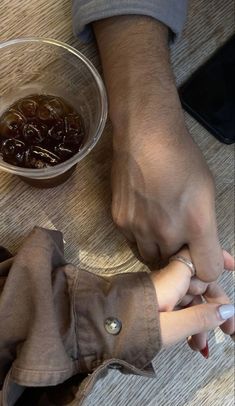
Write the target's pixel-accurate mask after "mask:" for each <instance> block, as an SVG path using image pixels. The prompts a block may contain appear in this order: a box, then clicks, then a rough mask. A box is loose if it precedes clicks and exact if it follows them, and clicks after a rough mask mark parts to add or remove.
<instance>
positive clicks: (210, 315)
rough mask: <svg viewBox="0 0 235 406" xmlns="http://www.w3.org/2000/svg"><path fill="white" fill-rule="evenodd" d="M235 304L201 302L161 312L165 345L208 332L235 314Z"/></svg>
mask: <svg viewBox="0 0 235 406" xmlns="http://www.w3.org/2000/svg"><path fill="white" fill-rule="evenodd" d="M234 312H235V308H234V306H233V305H220V306H218V305H217V304H201V305H197V306H193V307H189V308H187V309H183V310H178V311H174V312H162V313H160V326H161V334H162V343H163V346H169V345H173V344H176V343H177V342H178V341H180V340H182V339H185V338H186V337H189V336H192V335H195V334H198V333H202V332H207V331H209V330H211V329H214V328H216V327H217V326H220V325H221V324H223V323H224V322H225V320H227V319H229V318H231V317H232V316H234Z"/></svg>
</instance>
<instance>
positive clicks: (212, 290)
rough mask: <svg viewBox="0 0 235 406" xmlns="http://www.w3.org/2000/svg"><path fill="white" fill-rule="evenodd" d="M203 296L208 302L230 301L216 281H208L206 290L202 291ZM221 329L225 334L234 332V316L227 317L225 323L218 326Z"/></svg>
mask: <svg viewBox="0 0 235 406" xmlns="http://www.w3.org/2000/svg"><path fill="white" fill-rule="evenodd" d="M203 296H204V298H205V299H206V301H207V302H208V303H221V304H224V303H228V304H229V303H230V299H229V297H228V296H227V294H226V293H225V291H224V289H223V288H222V287H221V286H219V285H218V284H217V283H216V282H213V283H210V284H209V286H208V288H207V290H206V292H205V293H204V295H203ZM220 328H221V330H222V331H223V332H224V333H225V334H229V335H232V334H234V332H235V327H234V317H231V318H230V319H228V320H227V321H226V322H225V323H223V324H222V325H221V326H220Z"/></svg>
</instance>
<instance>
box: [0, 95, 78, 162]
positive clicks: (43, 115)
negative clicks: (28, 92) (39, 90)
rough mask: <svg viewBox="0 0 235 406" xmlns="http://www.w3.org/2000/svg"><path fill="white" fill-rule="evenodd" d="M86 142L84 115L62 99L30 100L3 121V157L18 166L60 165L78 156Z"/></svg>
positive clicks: (16, 106)
mask: <svg viewBox="0 0 235 406" xmlns="http://www.w3.org/2000/svg"><path fill="white" fill-rule="evenodd" d="M84 138H85V131H84V124H83V120H82V117H81V115H80V114H78V112H77V111H75V109H74V108H73V107H71V106H70V105H69V104H68V103H67V102H66V101H65V100H64V99H62V98H61V97H57V96H51V95H32V96H27V97H25V98H22V99H20V100H18V101H17V102H15V103H14V104H13V105H11V106H10V108H9V109H8V110H6V111H5V112H4V113H3V114H2V116H1V117H0V155H1V156H2V158H3V160H4V161H5V162H7V163H9V164H11V165H15V166H20V167H23V168H33V169H40V168H45V167H48V166H54V165H57V164H60V163H62V162H64V161H66V160H67V159H69V158H71V157H72V156H73V155H75V154H76V153H77V152H79V150H80V149H81V147H82V146H83V144H84Z"/></svg>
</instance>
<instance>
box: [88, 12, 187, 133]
mask: <svg viewBox="0 0 235 406" xmlns="http://www.w3.org/2000/svg"><path fill="white" fill-rule="evenodd" d="M94 31H95V34H96V37H97V42H98V46H99V49H100V54H101V59H102V64H103V70H104V76H105V82H106V86H107V90H108V96H109V114H110V118H111V121H112V123H113V127H114V134H118V135H119V136H121V134H123V133H124V131H126V129H129V130H130V134H132V135H134V134H136V133H137V132H136V131H135V127H138V129H139V130H140V131H139V132H141V130H144V128H143V129H142V128H141V126H145V125H146V124H147V125H148V128H149V131H151V129H153V128H154V129H156V127H159V129H161V131H162V129H163V127H164V126H165V127H169V126H170V125H171V124H170V122H169V117H172V122H173V121H174V122H175V121H176V120H179V117H180V120H181V121H182V112H181V106H180V102H179V99H178V95H177V90H176V87H175V83H174V77H173V74H172V70H171V66H170V60H169V50H168V29H167V27H166V26H164V25H163V24H162V23H160V22H158V21H156V20H154V19H152V18H149V17H144V16H142V17H141V16H126V17H123V16H122V17H114V18H109V19H106V20H102V21H99V22H97V23H94ZM174 116H175V117H176V118H174ZM166 130H167V129H166Z"/></svg>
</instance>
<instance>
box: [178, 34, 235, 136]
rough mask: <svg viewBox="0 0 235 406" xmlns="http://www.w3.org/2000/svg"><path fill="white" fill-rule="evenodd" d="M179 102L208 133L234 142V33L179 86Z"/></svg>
mask: <svg viewBox="0 0 235 406" xmlns="http://www.w3.org/2000/svg"><path fill="white" fill-rule="evenodd" d="M179 95H180V99H181V103H182V105H183V107H184V109H185V110H186V111H188V113H190V114H191V115H192V116H193V117H194V118H195V119H196V120H198V121H199V122H200V123H201V124H202V125H203V126H204V127H205V128H206V129H207V130H208V131H209V132H210V133H211V134H213V135H214V136H215V137H216V138H218V140H219V141H221V142H224V143H225V144H232V143H234V142H235V35H233V36H232V37H231V38H230V39H229V40H228V41H227V42H226V43H225V44H224V45H223V46H222V47H221V48H220V49H219V50H218V51H216V53H215V54H214V55H212V57H211V58H210V59H209V60H208V61H207V62H206V63H205V64H204V65H203V66H201V67H200V68H199V69H198V70H197V71H196V72H195V73H194V74H193V75H192V76H191V78H190V79H189V80H188V81H187V82H186V83H184V84H183V85H182V86H181V87H180V89H179Z"/></svg>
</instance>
